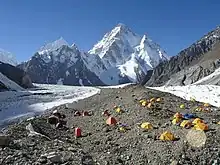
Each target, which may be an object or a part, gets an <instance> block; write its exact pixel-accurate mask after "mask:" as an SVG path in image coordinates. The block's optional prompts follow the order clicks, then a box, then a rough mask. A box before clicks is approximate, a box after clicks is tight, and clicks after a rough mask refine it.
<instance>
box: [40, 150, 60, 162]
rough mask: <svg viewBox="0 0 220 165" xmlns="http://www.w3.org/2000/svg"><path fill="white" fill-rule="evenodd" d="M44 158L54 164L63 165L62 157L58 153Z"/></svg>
mask: <svg viewBox="0 0 220 165" xmlns="http://www.w3.org/2000/svg"><path fill="white" fill-rule="evenodd" d="M42 156H45V157H47V159H49V160H50V161H51V162H52V163H62V158H61V155H60V154H58V153H56V152H50V153H48V154H45V155H42Z"/></svg>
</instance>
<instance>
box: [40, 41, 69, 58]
mask: <svg viewBox="0 0 220 165" xmlns="http://www.w3.org/2000/svg"><path fill="white" fill-rule="evenodd" d="M63 45H67V46H69V44H68V42H67V41H66V40H64V38H63V37H60V38H59V39H57V40H55V41H53V42H51V43H47V44H45V45H44V46H42V47H41V48H40V50H39V51H38V53H39V54H44V53H46V52H50V51H54V50H57V49H59V48H60V47H62V46H63Z"/></svg>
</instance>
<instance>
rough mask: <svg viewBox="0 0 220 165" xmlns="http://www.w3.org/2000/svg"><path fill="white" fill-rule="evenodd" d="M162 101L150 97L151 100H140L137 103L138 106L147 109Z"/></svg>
mask: <svg viewBox="0 0 220 165" xmlns="http://www.w3.org/2000/svg"><path fill="white" fill-rule="evenodd" d="M162 100H163V99H162V98H160V97H159V98H155V97H152V98H151V99H149V100H148V99H141V100H140V101H139V103H140V105H141V106H143V107H147V108H153V107H154V106H155V103H159V102H161V101H162Z"/></svg>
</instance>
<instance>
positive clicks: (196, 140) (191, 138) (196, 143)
mask: <svg viewBox="0 0 220 165" xmlns="http://www.w3.org/2000/svg"><path fill="white" fill-rule="evenodd" d="M186 139H187V142H188V143H189V144H190V145H191V146H192V147H202V146H204V145H205V143H206V139H207V137H206V134H205V132H204V131H200V130H190V131H189V132H188V134H187V135H186Z"/></svg>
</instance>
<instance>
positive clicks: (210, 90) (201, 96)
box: [147, 85, 220, 107]
mask: <svg viewBox="0 0 220 165" xmlns="http://www.w3.org/2000/svg"><path fill="white" fill-rule="evenodd" d="M147 88H150V89H155V90H159V91H162V92H167V93H171V94H174V95H176V96H179V97H181V98H183V99H185V100H190V98H194V99H195V100H196V101H199V102H204V103H209V104H211V105H213V106H216V107H219V105H220V86H216V85H187V86H168V87H165V86H163V87H147Z"/></svg>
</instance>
